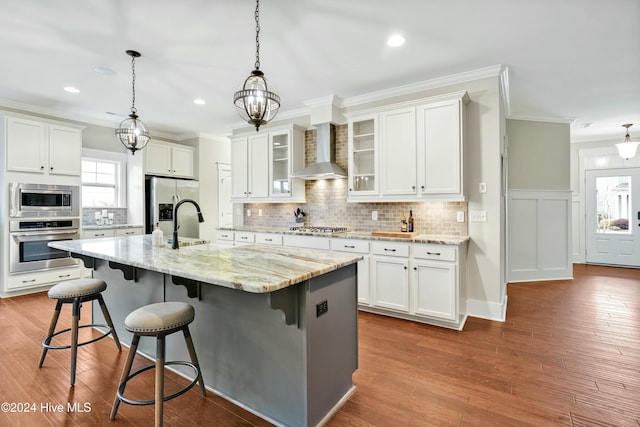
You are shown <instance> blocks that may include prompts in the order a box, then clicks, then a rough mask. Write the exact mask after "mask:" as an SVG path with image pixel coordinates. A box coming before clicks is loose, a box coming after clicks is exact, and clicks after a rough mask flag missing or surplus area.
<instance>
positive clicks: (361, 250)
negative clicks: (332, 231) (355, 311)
mask: <svg viewBox="0 0 640 427" xmlns="http://www.w3.org/2000/svg"><path fill="white" fill-rule="evenodd" d="M331 250H332V251H338V252H349V253H355V254H360V255H362V256H363V258H362V260H360V261H358V304H361V305H369V304H371V291H370V280H369V269H370V261H369V259H370V257H369V242H367V241H365V240H353V239H331Z"/></svg>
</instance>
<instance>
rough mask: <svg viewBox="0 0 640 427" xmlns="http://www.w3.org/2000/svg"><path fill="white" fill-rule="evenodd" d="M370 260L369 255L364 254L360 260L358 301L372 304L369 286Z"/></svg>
mask: <svg viewBox="0 0 640 427" xmlns="http://www.w3.org/2000/svg"><path fill="white" fill-rule="evenodd" d="M370 265H371V263H370V260H369V256H368V255H364V258H362V260H360V261H358V303H359V304H363V305H369V304H371V292H370V287H369V284H370V283H369V282H370V281H369V268H370Z"/></svg>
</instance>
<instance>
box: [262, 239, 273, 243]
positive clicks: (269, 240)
mask: <svg viewBox="0 0 640 427" xmlns="http://www.w3.org/2000/svg"><path fill="white" fill-rule="evenodd" d="M264 241H265V242H273V239H264Z"/></svg>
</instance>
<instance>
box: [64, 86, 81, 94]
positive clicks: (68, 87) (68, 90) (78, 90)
mask: <svg viewBox="0 0 640 427" xmlns="http://www.w3.org/2000/svg"><path fill="white" fill-rule="evenodd" d="M64 90H65V91H67V92H69V93H80V89H76V88H75V87H73V86H66V87H65V88H64Z"/></svg>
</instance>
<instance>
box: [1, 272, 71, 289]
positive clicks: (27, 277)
mask: <svg viewBox="0 0 640 427" xmlns="http://www.w3.org/2000/svg"><path fill="white" fill-rule="evenodd" d="M81 275H82V269H81V268H79V267H72V268H60V269H58V268H54V269H52V270H51V271H42V272H35V273H24V274H15V275H9V277H8V279H7V290H8V291H12V290H18V289H29V288H35V287H38V286H44V285H48V284H52V285H53V284H55V283H59V282H62V281H65V280H72V279H78V278H79V277H80V276H81Z"/></svg>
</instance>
